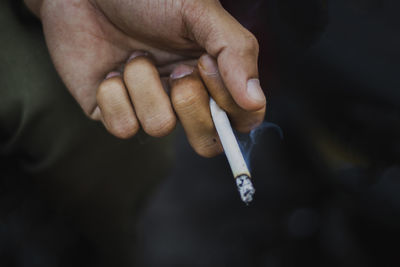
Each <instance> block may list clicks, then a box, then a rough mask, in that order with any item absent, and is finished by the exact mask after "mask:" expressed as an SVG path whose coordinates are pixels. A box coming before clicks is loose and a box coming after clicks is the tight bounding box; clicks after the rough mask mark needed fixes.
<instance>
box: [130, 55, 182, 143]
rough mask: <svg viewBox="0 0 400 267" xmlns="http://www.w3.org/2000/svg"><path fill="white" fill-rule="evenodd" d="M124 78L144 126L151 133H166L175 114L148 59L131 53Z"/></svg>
mask: <svg viewBox="0 0 400 267" xmlns="http://www.w3.org/2000/svg"><path fill="white" fill-rule="evenodd" d="M124 81H125V85H126V87H127V88H128V91H129V95H130V98H131V101H132V103H133V106H134V108H135V112H136V115H137V117H138V119H139V121H140V124H141V126H142V128H143V130H144V131H145V132H146V133H147V134H149V135H151V136H154V137H162V136H165V135H167V134H169V133H170V132H171V131H172V130H173V129H174V128H175V124H176V118H175V114H174V111H173V109H172V105H171V102H170V99H169V97H168V95H167V93H166V92H165V90H164V88H163V85H162V83H161V80H160V76H159V74H158V72H157V69H156V67H155V66H154V65H153V63H152V62H151V60H150V59H149V58H147V57H145V56H140V55H139V56H138V55H134V56H133V57H131V58H130V61H129V62H128V63H127V65H126V66H125V70H124Z"/></svg>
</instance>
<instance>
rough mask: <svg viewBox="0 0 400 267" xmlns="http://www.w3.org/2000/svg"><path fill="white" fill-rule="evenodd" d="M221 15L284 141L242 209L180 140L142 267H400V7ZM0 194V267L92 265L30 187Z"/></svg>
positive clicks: (10, 187) (300, 7)
mask: <svg viewBox="0 0 400 267" xmlns="http://www.w3.org/2000/svg"><path fill="white" fill-rule="evenodd" d="M223 5H224V6H225V7H226V8H227V9H228V10H229V11H230V12H231V13H232V14H233V15H234V16H235V17H236V18H238V19H239V20H240V21H241V22H242V23H243V24H244V25H245V26H246V27H247V28H249V29H250V30H251V31H252V32H253V33H254V34H255V35H256V36H257V38H258V39H259V41H260V47H261V49H260V51H261V55H260V73H261V75H262V76H261V80H262V83H263V88H264V89H265V90H266V92H267V94H268V96H269V108H268V114H267V120H268V121H272V122H274V123H275V124H277V125H279V126H280V128H281V129H282V132H283V139H281V138H280V136H279V132H277V131H275V130H273V129H269V128H267V129H265V130H264V131H263V132H261V133H260V135H259V137H258V139H257V144H256V146H255V148H254V150H253V152H252V154H251V169H252V175H253V177H254V184H255V187H256V197H255V200H254V201H253V203H251V205H249V206H245V205H244V204H243V203H242V202H241V201H240V199H239V196H238V193H237V191H236V188H235V184H234V181H233V179H232V177H231V174H230V170H229V166H228V165H227V162H226V160H225V158H224V156H223V155H221V156H219V157H216V158H214V159H203V158H200V157H199V156H197V155H195V154H194V152H193V151H192V150H191V149H190V147H189V145H188V144H187V141H186V139H185V137H184V135H183V133H182V131H181V130H178V133H177V135H176V146H175V147H176V155H177V156H176V157H177V159H176V165H175V167H174V169H173V171H172V172H171V174H170V175H169V176H168V177H167V178H166V179H165V180H164V181H163V182H162V183H161V185H160V186H158V188H157V190H156V191H155V192H154V193H153V195H152V196H151V197H150V198H149V204H148V205H146V207H145V208H144V209H142V210H141V213H140V219H139V223H138V225H137V229H136V233H137V246H136V247H137V249H136V251H135V253H136V255H137V262H138V266H267V267H280V266H282V267H286V266H295V267H298V266H353V267H354V266H399V265H400V257H399V256H398V250H399V248H400V246H399V245H398V240H399V238H400V82H399V77H398V73H399V70H400V67H399V66H400V64H399V62H400V52H399V47H400V20H399V11H400V4H399V2H398V1H395V0H381V1H379V0H347V1H346V0H335V1H328V0H326V1H323V0H321V1H317V0H315V1H311V0H310V1H294V0H264V1H233V0H232V1H223ZM12 162H13V159H9V161H8V162H6V163H4V161H3V162H2V163H3V164H4V166H7V169H8V170H9V171H10V173H12V171H13V164H12ZM14 167H15V168H16V166H14ZM1 183H2V184H1V186H0V194H1V202H0V203H1V204H0V211H1V214H2V218H3V219H2V220H0V266H56V265H55V262H60V259H63V260H62V262H64V265H65V266H95V265H97V264H98V263H97V260H98V258H99V253H100V252H99V251H96V249H95V248H94V247H92V245H91V243H90V241H89V240H86V239H85V238H84V237H83V235H81V233H80V231H79V229H74V227H72V226H71V224H69V221H68V218H64V217H62V216H61V215H58V214H53V213H52V210H51V209H49V208H47V204H46V203H43V202H42V201H40V197H38V196H37V194H38V193H37V191H36V189H35V185H34V184H29V183H28V182H27V181H26V180H24V179H22V178H21V179H20V180H19V179H2V180H1ZM4 188H6V189H7V190H4ZM32 229H33V230H32ZM43 239H45V240H46V242H43ZM21 242H22V243H23V244H24V246H22V248H21V246H20V245H19V243H21ZM110 246H112V244H110ZM64 265H62V266H64Z"/></svg>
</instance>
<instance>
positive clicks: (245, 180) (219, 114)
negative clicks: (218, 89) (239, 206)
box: [210, 98, 255, 203]
mask: <svg viewBox="0 0 400 267" xmlns="http://www.w3.org/2000/svg"><path fill="white" fill-rule="evenodd" d="M210 110H211V116H212V119H213V121H214V125H215V128H216V129H217V133H218V136H219V139H220V140H221V143H222V147H223V148H224V151H225V155H226V157H227V159H228V162H229V165H230V167H231V169H232V173H233V176H234V178H235V180H236V184H237V186H238V189H239V193H240V196H241V198H242V200H243V201H244V202H246V203H249V202H250V201H252V199H253V194H254V192H255V189H254V187H253V185H252V183H251V181H250V177H251V175H250V172H249V169H248V168H247V164H246V161H245V160H244V157H243V154H242V152H241V150H240V148H239V144H238V142H237V140H236V137H235V135H234V133H233V131H232V127H231V124H230V122H229V119H228V116H227V115H226V113H225V111H223V110H222V109H221V108H220V107H219V106H218V104H217V103H216V102H215V101H214V99H212V98H210Z"/></svg>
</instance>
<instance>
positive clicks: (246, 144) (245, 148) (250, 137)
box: [235, 122, 283, 170]
mask: <svg viewBox="0 0 400 267" xmlns="http://www.w3.org/2000/svg"><path fill="white" fill-rule="evenodd" d="M266 130H274V131H276V132H277V133H278V134H279V137H280V138H281V139H283V131H282V129H281V127H279V126H278V125H276V124H275V123H272V122H264V123H262V124H261V125H260V126H258V127H257V128H255V129H253V130H252V131H251V132H250V133H248V134H243V133H239V132H236V131H235V135H236V138H237V139H238V142H239V146H240V150H241V151H242V153H243V157H244V159H245V161H246V163H247V167H248V168H249V170H250V169H251V166H250V159H251V153H252V151H253V148H254V145H255V144H257V141H258V140H259V139H260V138H261V137H262V134H263V133H264V132H265V131H266Z"/></svg>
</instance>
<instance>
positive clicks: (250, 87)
mask: <svg viewBox="0 0 400 267" xmlns="http://www.w3.org/2000/svg"><path fill="white" fill-rule="evenodd" d="M247 95H248V96H249V98H250V99H251V100H253V101H254V102H255V103H257V104H260V105H262V104H265V101H266V99H265V95H264V93H263V91H262V89H261V86H260V80H259V79H250V80H248V82H247Z"/></svg>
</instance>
